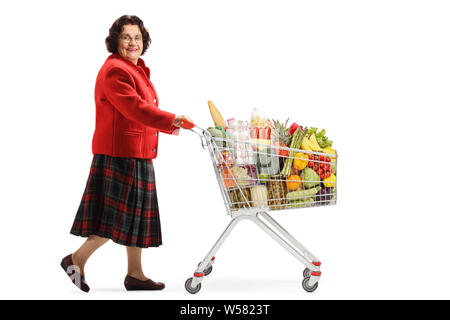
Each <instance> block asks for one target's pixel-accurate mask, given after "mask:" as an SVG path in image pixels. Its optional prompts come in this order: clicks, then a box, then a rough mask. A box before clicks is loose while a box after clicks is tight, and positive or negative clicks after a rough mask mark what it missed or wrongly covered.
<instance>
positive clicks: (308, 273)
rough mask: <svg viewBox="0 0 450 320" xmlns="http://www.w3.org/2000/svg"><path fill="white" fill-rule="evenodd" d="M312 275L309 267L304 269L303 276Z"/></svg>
mask: <svg viewBox="0 0 450 320" xmlns="http://www.w3.org/2000/svg"><path fill="white" fill-rule="evenodd" d="M310 276H311V270H309V269H308V268H305V270H303V278H306V277H310Z"/></svg>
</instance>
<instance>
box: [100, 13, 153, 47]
mask: <svg viewBox="0 0 450 320" xmlns="http://www.w3.org/2000/svg"><path fill="white" fill-rule="evenodd" d="M127 24H132V25H135V26H139V29H140V30H141V33H142V43H143V47H142V54H141V55H144V53H145V51H147V49H148V47H149V46H150V43H152V39H150V34H149V33H148V31H147V29H146V28H145V27H144V22H142V20H141V19H139V17H137V16H130V15H123V16H121V17H120V18H119V19H117V20H116V21H114V23H113V24H112V26H111V28H109V35H108V36H107V37H106V39H105V43H106V49H107V50H108V52H111V53H118V52H117V46H118V42H119V35H120V33H121V32H122V28H123V26H124V25H127Z"/></svg>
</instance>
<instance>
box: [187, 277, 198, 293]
mask: <svg viewBox="0 0 450 320" xmlns="http://www.w3.org/2000/svg"><path fill="white" fill-rule="evenodd" d="M192 280H193V278H189V279H187V280H186V282H185V283H184V288H185V289H186V290H187V292H189V293H192V294H196V293H197V292H199V291H200V289H201V288H202V284H201V283H199V284H197V286H196V287H195V288H192V287H191V283H192Z"/></svg>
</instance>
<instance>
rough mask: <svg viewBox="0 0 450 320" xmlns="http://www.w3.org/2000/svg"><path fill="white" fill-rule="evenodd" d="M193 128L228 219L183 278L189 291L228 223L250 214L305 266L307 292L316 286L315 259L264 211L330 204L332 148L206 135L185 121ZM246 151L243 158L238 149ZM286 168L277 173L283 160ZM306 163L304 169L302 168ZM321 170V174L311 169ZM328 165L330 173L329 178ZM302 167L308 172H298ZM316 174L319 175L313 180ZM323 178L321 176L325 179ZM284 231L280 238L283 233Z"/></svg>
mask: <svg viewBox="0 0 450 320" xmlns="http://www.w3.org/2000/svg"><path fill="white" fill-rule="evenodd" d="M190 130H191V131H193V132H195V133H196V134H198V136H199V137H200V140H201V144H202V147H203V149H206V150H208V152H209V155H210V156H211V160H212V164H213V168H214V172H215V174H216V178H217V181H218V183H219V188H220V192H221V194H222V198H223V201H224V204H225V208H226V210H227V214H228V215H230V216H231V222H230V223H229V224H228V226H227V227H226V229H225V231H224V232H223V233H222V235H221V236H220V237H219V239H218V240H217V241H216V243H215V244H214V245H213V247H212V248H211V249H210V251H209V252H208V254H207V255H206V256H205V257H204V259H203V260H202V261H201V262H200V263H199V264H198V266H197V269H196V270H195V272H194V276H193V277H190V278H189V279H187V280H186V282H185V288H186V290H187V291H188V292H189V293H192V294H195V293H197V292H199V291H200V289H201V283H202V281H203V279H204V277H205V276H207V275H209V274H210V273H211V272H212V268H213V264H214V262H215V255H216V253H217V251H218V250H219V248H220V247H221V245H222V244H223V243H224V241H225V239H226V238H227V237H228V235H229V234H230V233H231V231H232V230H233V228H234V227H235V226H236V225H237V224H238V223H239V222H241V221H243V220H251V221H253V222H254V223H255V224H256V225H257V226H258V227H260V228H261V229H262V230H263V231H265V232H266V233H267V234H268V235H269V236H270V237H272V238H273V239H274V240H275V241H277V242H278V243H279V244H280V245H281V246H282V247H283V248H285V249H286V250H287V251H288V252H290V253H291V254H292V255H293V256H294V257H295V258H297V259H298V260H299V261H300V262H301V263H302V264H303V265H304V266H305V267H306V268H305V269H304V271H303V281H302V287H303V289H304V290H306V291H307V292H313V291H314V290H316V289H317V286H318V281H319V279H320V276H321V271H320V266H321V262H320V261H319V259H318V258H317V257H316V256H314V255H313V254H312V253H311V252H310V251H309V250H307V249H306V248H305V247H304V246H303V245H302V244H301V243H300V242H299V241H297V240H296V239H295V238H294V237H293V236H292V235H291V234H290V233H289V232H287V231H286V230H285V229H284V228H283V227H282V226H280V225H279V224H278V223H277V222H276V221H275V220H274V219H273V218H272V217H271V216H270V215H269V214H268V213H267V212H268V211H275V210H287V209H297V208H309V207H316V206H325V205H333V204H336V196H337V193H336V178H335V177H336V165H337V154H325V153H321V152H313V151H305V150H300V149H290V148H285V147H282V146H279V145H272V144H270V143H269V144H267V141H266V143H265V144H262V143H260V142H259V141H257V142H256V143H255V142H250V141H240V140H237V139H232V138H228V137H226V138H218V137H216V136H212V135H211V134H210V132H209V131H208V130H204V129H201V128H199V127H191V128H190ZM242 154H245V155H247V157H246V158H242V157H240V155H242ZM287 161H289V162H288V166H289V165H291V162H292V171H291V173H290V175H289V176H288V177H286V176H283V175H282V174H281V172H282V171H283V170H282V168H284V166H285V163H286V162H287ZM306 168H308V169H306ZM321 169H323V172H326V174H325V176H324V175H323V174H324V173H323V172H322V173H321V174H322V177H321V178H323V179H320V175H319V174H317V176H319V178H317V176H316V175H315V174H312V171H314V172H316V171H317V172H319V170H321ZM330 171H331V172H332V173H333V174H332V176H333V179H329V176H330ZM303 172H308V173H309V175H305V174H303ZM318 179H319V180H318ZM325 181H327V182H325ZM283 237H284V238H283Z"/></svg>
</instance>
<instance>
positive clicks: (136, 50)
mask: <svg viewBox="0 0 450 320" xmlns="http://www.w3.org/2000/svg"><path fill="white" fill-rule="evenodd" d="M142 44H143V43H142V33H141V30H140V29H139V26H136V25H133V24H126V25H124V26H123V27H122V33H121V34H120V36H119V43H118V48H117V51H118V52H119V54H120V56H121V57H123V58H124V59H127V60H129V61H131V62H133V63H134V64H137V62H138V59H139V57H140V56H141V54H142Z"/></svg>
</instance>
